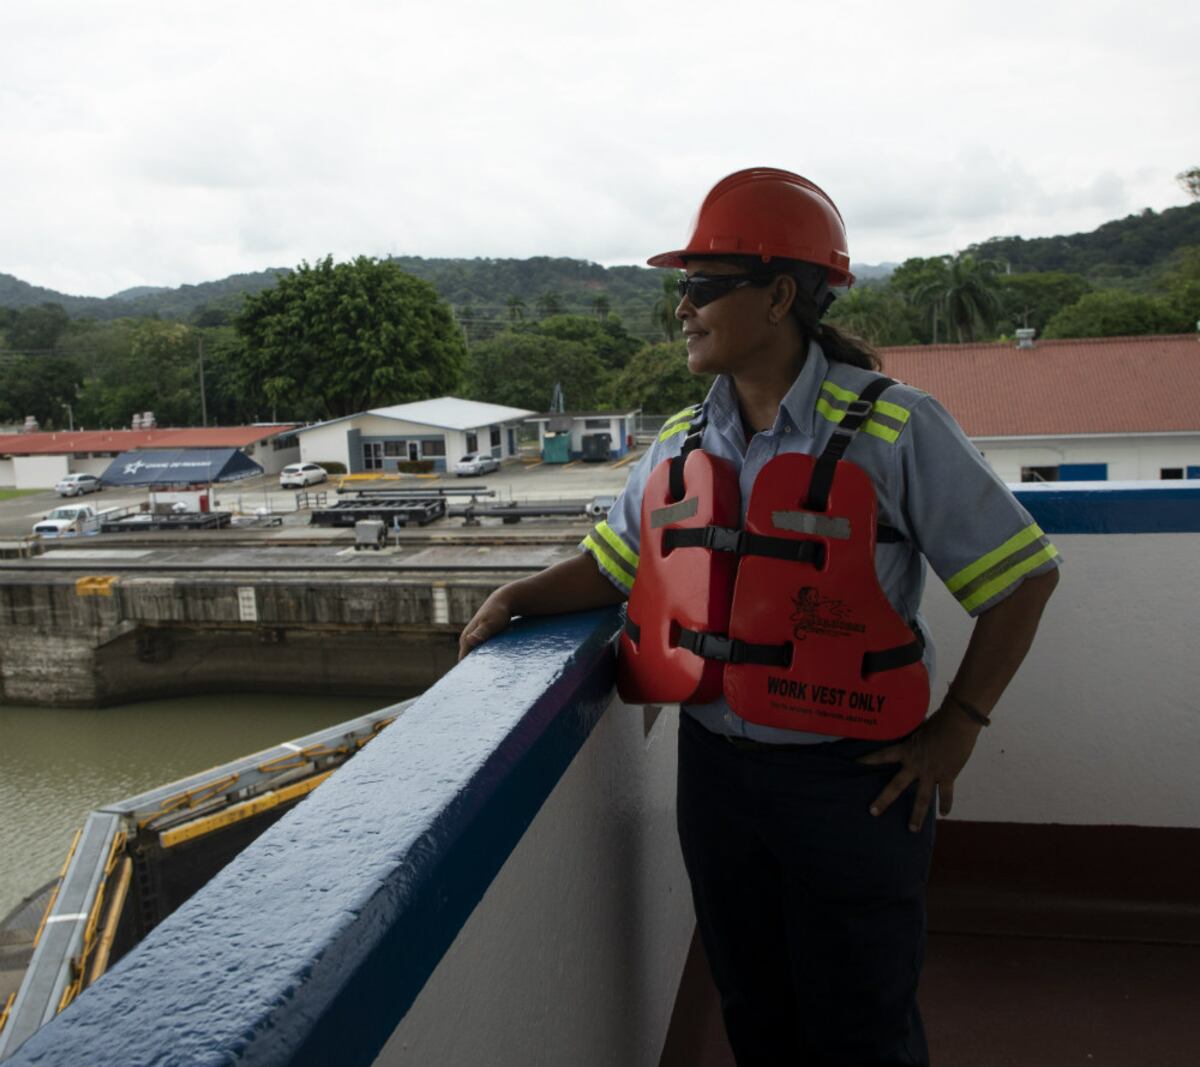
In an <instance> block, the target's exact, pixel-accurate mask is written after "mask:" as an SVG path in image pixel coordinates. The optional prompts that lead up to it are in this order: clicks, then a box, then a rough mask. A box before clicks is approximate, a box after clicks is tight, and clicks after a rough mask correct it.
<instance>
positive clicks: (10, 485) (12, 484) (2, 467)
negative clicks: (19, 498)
mask: <svg viewBox="0 0 1200 1067" xmlns="http://www.w3.org/2000/svg"><path fill="white" fill-rule="evenodd" d="M16 477H17V476H16V473H15V472H14V470H13V461H12V460H11V459H5V458H3V457H0V487H4V488H6V489H15V488H16V485H17V482H16Z"/></svg>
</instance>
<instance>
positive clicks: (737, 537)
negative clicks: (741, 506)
mask: <svg viewBox="0 0 1200 1067" xmlns="http://www.w3.org/2000/svg"><path fill="white" fill-rule="evenodd" d="M702 543H703V546H704V547H705V548H711V549H712V550H713V551H714V552H733V553H734V554H735V555H739V556H742V555H745V553H746V531H745V530H741V529H736V528H733V527H729V526H706V527H704V540H703V542H702Z"/></svg>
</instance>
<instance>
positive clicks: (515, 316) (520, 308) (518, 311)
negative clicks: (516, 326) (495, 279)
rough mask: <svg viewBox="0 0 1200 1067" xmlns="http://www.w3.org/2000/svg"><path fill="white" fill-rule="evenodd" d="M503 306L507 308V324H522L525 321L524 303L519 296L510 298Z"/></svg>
mask: <svg viewBox="0 0 1200 1067" xmlns="http://www.w3.org/2000/svg"><path fill="white" fill-rule="evenodd" d="M505 306H506V307H507V308H508V321H509V322H523V321H524V320H525V301H524V300H522V299H521V298H520V297H519V296H510V297H509V298H508V302H507V304H506V305H505Z"/></svg>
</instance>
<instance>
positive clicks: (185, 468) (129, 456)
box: [100, 448, 264, 486]
mask: <svg viewBox="0 0 1200 1067" xmlns="http://www.w3.org/2000/svg"><path fill="white" fill-rule="evenodd" d="M262 473H264V472H263V468H262V467H261V466H259V464H257V463H255V462H254V460H252V459H251V458H250V457H249V456H247V455H246V454H245V453H244V452H242V451H240V450H239V449H236V448H157V449H146V450H145V451H143V452H122V453H121V454H120V455H119V456H117V458H116V459H114V460H113V461H112V463H110V464H109V465H108V469H107V470H106V471H105V472H104V473H103V474H102V475H100V481H101V482H102V483H103V484H104V485H123V486H133V485H143V486H155V485H205V484H207V483H210V482H236V481H239V480H240V479H242V478H253V477H254V476H255V475H256V474H262Z"/></svg>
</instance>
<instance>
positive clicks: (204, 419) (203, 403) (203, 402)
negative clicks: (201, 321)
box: [196, 334, 208, 426]
mask: <svg viewBox="0 0 1200 1067" xmlns="http://www.w3.org/2000/svg"><path fill="white" fill-rule="evenodd" d="M196 351H197V353H198V354H199V356H200V425H201V426H207V425H208V399H207V397H205V395H204V334H201V335H200V336H199V337H197V338H196Z"/></svg>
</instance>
